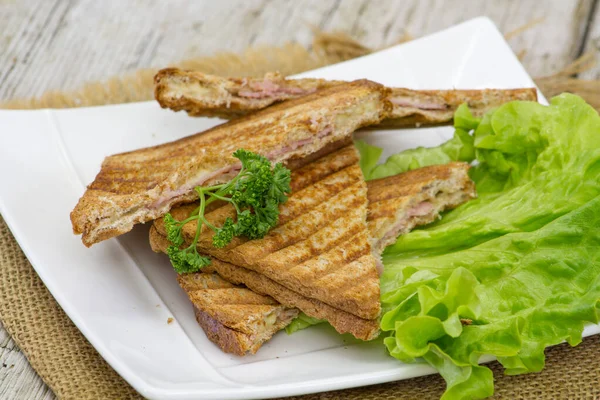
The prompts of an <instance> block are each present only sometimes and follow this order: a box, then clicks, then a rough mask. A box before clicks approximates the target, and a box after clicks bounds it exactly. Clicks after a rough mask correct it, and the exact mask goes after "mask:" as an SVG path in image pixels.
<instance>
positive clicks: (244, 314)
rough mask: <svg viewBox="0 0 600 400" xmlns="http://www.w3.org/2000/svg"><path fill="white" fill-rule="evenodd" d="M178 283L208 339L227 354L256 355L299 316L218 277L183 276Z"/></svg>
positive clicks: (294, 311) (291, 310) (271, 300)
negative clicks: (265, 343)
mask: <svg viewBox="0 0 600 400" xmlns="http://www.w3.org/2000/svg"><path fill="white" fill-rule="evenodd" d="M178 282H179V285H180V286H181V287H182V288H183V289H184V290H185V291H186V293H187V295H188V296H189V298H190V300H191V301H192V304H194V311H195V314H196V320H197V321H198V323H199V324H200V326H201V327H202V329H203V330H204V331H205V332H206V334H207V337H208V338H209V339H210V340H211V341H213V342H215V343H217V344H218V345H219V347H221V348H222V349H223V351H225V352H227V353H233V354H237V355H240V356H243V355H246V354H254V353H256V351H257V350H258V349H259V348H260V347H261V346H262V344H263V343H264V342H265V341H267V340H269V339H270V338H271V337H272V336H273V335H274V334H275V333H277V332H278V331H279V330H281V329H282V328H283V327H285V326H286V325H288V324H289V323H290V322H291V321H292V320H293V319H294V318H295V317H296V316H297V315H298V309H296V308H290V307H285V306H283V305H281V304H280V303H277V302H276V301H275V300H274V299H273V298H271V297H269V296H263V295H260V294H258V293H255V292H253V291H252V290H250V289H247V288H245V287H240V286H236V285H233V284H232V283H230V282H228V281H226V280H225V279H223V278H221V277H220V276H219V275H218V274H216V273H198V274H185V275H179V276H178Z"/></svg>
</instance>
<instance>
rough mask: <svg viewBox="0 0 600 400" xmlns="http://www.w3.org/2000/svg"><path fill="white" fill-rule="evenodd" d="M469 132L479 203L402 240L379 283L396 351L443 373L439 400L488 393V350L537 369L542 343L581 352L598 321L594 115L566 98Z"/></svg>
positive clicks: (500, 113)
mask: <svg viewBox="0 0 600 400" xmlns="http://www.w3.org/2000/svg"><path fill="white" fill-rule="evenodd" d="M458 120H459V121H460V119H458ZM468 128H470V129H474V135H473V145H474V152H475V155H476V159H477V163H476V166H475V167H473V168H472V170H471V177H472V178H473V180H474V181H475V183H476V186H477V192H478V199H476V200H472V201H470V202H469V203H467V204H465V205H463V206H461V207H458V208H457V209H455V210H453V211H451V212H449V213H447V214H446V215H445V216H444V218H443V219H442V220H441V221H439V222H437V223H435V224H432V225H430V226H428V227H427V228H426V229H420V230H415V231H413V232H411V233H409V234H407V235H404V236H402V237H400V238H399V239H398V241H397V242H396V244H395V245H393V246H390V247H388V248H387V249H386V252H385V253H384V256H383V262H384V265H385V272H384V274H383V276H382V278H381V291H382V306H383V310H384V313H385V314H384V315H383V318H382V322H381V327H382V330H384V331H386V332H387V333H388V337H386V338H385V344H386V346H387V348H388V350H389V352H390V354H391V355H392V356H394V357H396V358H398V359H400V360H403V361H406V362H410V361H413V360H415V359H417V358H419V359H421V358H422V359H424V360H425V361H427V362H428V363H429V364H431V365H433V366H434V367H435V368H437V369H438V371H439V372H440V373H441V375H442V376H443V377H444V378H445V379H446V381H447V385H448V386H447V391H446V392H445V394H444V396H443V398H444V399H470V398H483V397H486V396H489V395H491V394H492V393H493V377H492V374H491V372H490V370H489V369H488V368H487V367H485V366H480V365H478V362H479V359H480V357H481V356H482V355H492V356H495V357H497V358H498V360H499V361H500V362H501V363H502V364H503V365H504V367H505V368H506V373H508V374H519V373H524V372H531V371H539V370H541V369H542V368H543V365H544V349H545V348H546V347H547V346H550V345H554V344H557V343H560V342H561V341H563V340H566V341H567V342H569V343H570V344H571V345H576V344H577V343H579V342H580V341H581V333H582V330H583V326H584V323H586V322H593V323H598V320H599V317H600V316H599V312H600V179H599V178H600V117H599V116H598V114H597V112H596V111H595V110H594V109H593V108H591V107H590V106H589V105H587V104H586V103H585V102H584V101H583V100H582V99H581V98H579V97H577V96H574V95H569V94H563V95H561V96H558V97H555V98H554V99H552V101H551V104H550V106H543V105H539V104H537V103H532V102H512V103H508V104H505V105H503V106H501V107H499V108H498V109H497V110H495V111H493V112H491V113H488V114H487V115H486V116H485V117H484V118H483V119H482V120H481V122H480V123H479V124H478V125H477V126H476V127H474V126H473V125H470V126H468Z"/></svg>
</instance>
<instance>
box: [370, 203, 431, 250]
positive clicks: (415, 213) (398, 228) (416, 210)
mask: <svg viewBox="0 0 600 400" xmlns="http://www.w3.org/2000/svg"><path fill="white" fill-rule="evenodd" d="M432 211H433V204H431V203H430V202H428V201H423V202H421V203H419V204H417V205H416V206H414V207H412V208H410V209H408V211H406V214H404V218H402V219H401V220H400V221H398V222H397V223H396V224H395V225H394V226H392V228H391V229H390V230H389V231H388V232H387V233H386V234H385V235H384V236H383V237H382V238H381V239H380V240H379V243H385V242H387V241H388V240H390V239H394V238H396V236H398V233H399V232H402V231H403V230H404V229H405V228H406V224H407V222H408V220H409V219H410V218H412V217H424V216H425V215H428V214H430V213H431V212H432Z"/></svg>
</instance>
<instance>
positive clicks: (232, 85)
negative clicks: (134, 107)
mask: <svg viewBox="0 0 600 400" xmlns="http://www.w3.org/2000/svg"><path fill="white" fill-rule="evenodd" d="M154 82H155V92H154V94H155V98H156V100H157V101H158V103H159V104H160V105H161V107H163V108H170V109H171V110H173V111H186V112H187V113H188V114H189V115H191V116H203V117H219V118H225V119H231V118H238V117H240V116H242V115H247V114H249V113H253V112H256V111H258V110H261V109H263V108H265V107H269V106H271V105H273V104H277V103H280V102H283V101H288V100H290V99H293V98H298V97H301V96H305V95H307V94H310V93H314V92H315V91H317V90H323V89H326V88H330V87H332V86H336V85H340V84H342V83H344V82H343V81H335V80H333V81H329V80H325V79H312V78H301V79H286V78H284V77H283V76H282V75H280V74H278V73H268V74H266V75H265V76H264V77H262V78H224V77H219V76H214V75H208V74H203V73H201V72H197V71H185V70H180V69H177V68H167V69H163V70H161V71H159V72H158V73H157V74H156V76H155V79H154ZM251 95H254V96H255V98H252V97H248V96H251ZM256 96H258V97H256ZM389 100H390V101H391V102H392V106H391V108H390V111H389V113H388V114H387V115H386V118H385V119H384V120H382V121H381V123H380V127H390V128H404V127H414V126H418V125H441V124H448V123H451V122H452V120H453V117H454V112H455V111H456V109H457V108H458V106H459V105H461V104H463V103H467V104H468V105H469V107H470V109H471V112H472V113H473V114H474V115H475V116H477V117H481V116H482V115H483V114H485V113H486V112H487V111H489V110H491V109H493V108H495V107H498V106H500V105H501V104H504V103H506V102H508V101H513V100H526V101H537V90H536V89H535V88H522V89H483V90H412V89H407V88H390V91H389Z"/></svg>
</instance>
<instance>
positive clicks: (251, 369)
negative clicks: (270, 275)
mask: <svg viewBox="0 0 600 400" xmlns="http://www.w3.org/2000/svg"><path fill="white" fill-rule="evenodd" d="M301 76H312V77H321V78H331V79H348V80H349V79H356V78H369V79H372V80H375V81H378V82H381V83H383V84H386V85H388V86H405V87H411V88H417V89H427V88H440V89H442V88H448V89H450V88H465V89H466V88H475V89H476V88H486V87H496V88H514V87H531V86H532V85H533V84H534V83H533V81H532V80H531V78H530V77H529V76H528V75H527V73H526V72H525V70H524V69H523V67H522V66H521V64H520V63H519V61H518V60H517V58H516V57H515V55H514V54H513V53H512V52H511V50H510V48H509V47H508V45H507V44H506V42H505V41H504V39H503V37H502V35H501V34H500V33H499V32H498V30H497V29H496V28H495V26H494V25H493V23H492V22H491V21H489V20H488V19H486V18H477V19H474V20H471V21H468V22H466V23H463V24H461V25H458V26H455V27H453V28H450V29H447V30H445V31H443V32H439V33H436V34H434V35H431V36H428V37H425V38H422V39H418V40H415V41H412V42H409V43H406V44H403V45H400V46H396V47H393V48H390V49H387V50H384V51H381V52H378V53H375V54H372V55H369V56H366V57H363V58H360V59H356V60H352V61H348V62H345V63H341V64H337V65H333V66H330V67H327V68H322V69H319V70H316V71H312V72H308V73H304V74H302V75H301ZM217 123H219V121H218V120H215V119H194V118H189V117H188V116H187V115H185V114H184V113H173V112H171V111H168V110H162V109H161V108H160V107H159V106H158V104H156V103H155V102H146V103H137V104H125V105H116V106H105V107H94V108H81V109H72V110H41V111H0V127H1V134H0V212H1V213H2V215H3V217H4V218H5V220H6V222H7V223H8V225H9V226H10V229H11V230H12V232H13V234H14V235H15V237H16V238H17V240H18V241H19V244H20V245H21V247H22V248H23V250H24V252H25V254H26V255H27V257H28V258H29V260H30V261H31V263H32V264H33V266H34V267H35V269H36V271H37V273H38V274H39V275H40V277H41V278H42V280H43V281H44V283H45V284H46V285H47V286H48V288H49V289H50V291H51V292H52V294H53V295H54V297H55V298H56V300H57V301H58V302H59V304H60V305H61V306H62V308H63V309H64V310H65V312H66V313H67V314H68V315H69V317H70V318H71V319H72V320H73V322H74V323H75V324H76V325H77V327H78V328H79V329H80V330H81V331H82V332H83V334H84V335H85V336H86V337H87V338H88V340H89V341H90V342H91V343H92V345H94V347H95V348H96V349H97V350H98V351H99V353H100V354H101V355H102V356H103V357H104V358H105V359H106V360H107V361H108V362H109V363H110V365H111V366H112V367H113V368H114V369H115V370H116V371H117V372H118V373H119V374H121V376H123V378H125V379H126V380H127V381H128V382H129V383H130V384H131V385H132V386H133V387H134V388H135V389H136V390H137V391H139V392H140V393H141V394H142V395H144V396H147V397H150V398H163V399H165V398H169V399H183V398H196V399H198V398H203V399H213V398H215V399H217V398H218V399H233V398H266V397H274V396H287V395H294V394H302V393H310V392H319V391H325V390H333V389H340V388H348V387H354V386H361V385H369V384H374V383H380V382H386V381H392V380H398V379H406V378H410V377H414V376H419V375H425V374H429V373H432V372H434V371H433V370H432V369H431V368H429V367H428V366H426V365H422V364H411V365H406V364H402V363H400V362H398V361H396V360H395V359H393V358H391V357H389V356H388V355H387V354H386V351H385V348H384V346H383V345H382V344H381V342H380V341H375V342H371V343H358V341H356V340H352V339H351V338H349V337H342V336H339V335H337V334H334V333H333V332H332V331H331V330H330V329H328V328H326V327H323V326H318V327H314V328H311V329H308V330H305V331H302V332H299V333H296V334H294V335H292V336H287V335H286V334H285V333H279V334H277V335H276V337H275V338H274V339H273V340H272V341H270V342H269V343H267V344H266V345H265V346H264V347H263V348H262V349H261V350H260V351H259V353H258V354H257V355H256V356H248V357H244V358H240V357H235V356H230V355H227V354H224V353H222V352H221V351H220V350H219V349H218V348H217V347H216V346H215V345H213V344H212V343H211V342H210V341H208V339H207V338H206V336H205V335H204V333H203V332H202V330H201V329H200V328H199V327H198V325H197V324H196V321H195V320H194V315H193V311H192V305H191V304H190V302H189V301H188V299H187V297H186V296H185V294H184V293H183V291H182V290H180V288H179V286H178V285H177V283H176V280H175V273H174V271H173V269H172V268H171V267H170V265H169V262H168V260H167V258H166V257H164V256H162V255H157V254H154V253H153V252H152V251H151V250H150V247H149V245H148V237H147V234H148V227H147V226H140V227H137V228H136V229H135V230H134V231H133V232H131V233H129V234H127V235H124V236H123V237H121V238H119V239H113V240H109V241H106V242H103V243H100V244H98V245H95V246H94V247H93V248H91V249H87V248H85V247H84V246H83V245H82V244H81V241H80V238H79V237H77V236H74V235H73V233H72V231H71V223H70V221H69V213H70V211H71V210H72V208H73V207H74V206H75V204H76V203H77V200H78V199H79V197H80V196H81V195H82V193H83V191H84V188H85V185H86V184H87V183H89V182H91V181H92V180H93V179H94V176H95V175H96V173H97V172H98V170H99V168H100V164H101V162H102V160H103V158H104V157H105V156H107V155H110V154H113V153H117V152H122V151H126V150H131V149H135V148H139V147H143V146H150V145H155V144H159V143H163V142H166V141H170V140H174V139H177V138H180V137H183V136H187V135H189V134H192V133H195V132H198V131H202V130H204V129H207V128H209V127H211V126H214V125H216V124H217ZM452 131H453V130H452V128H448V127H443V128H434V129H420V130H404V131H369V132H361V133H359V134H358V135H359V136H361V137H364V138H366V139H367V141H369V142H371V143H373V144H376V145H379V146H382V147H383V148H384V149H385V152H384V156H387V155H389V154H392V153H396V152H398V151H400V150H403V149H406V148H410V147H414V146H417V145H424V146H432V145H437V144H439V143H440V142H442V141H444V140H446V139H448V138H449V137H450V136H451V134H452ZM169 317H173V318H174V319H175V321H174V322H173V323H171V324H167V319H168V318H169ZM599 331H600V330H599V329H598V327H597V326H595V327H588V328H587V329H586V331H585V333H586V334H587V335H589V334H592V333H598V332H599Z"/></svg>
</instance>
